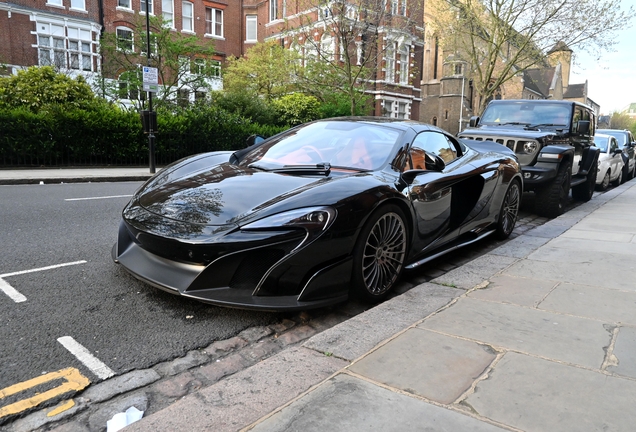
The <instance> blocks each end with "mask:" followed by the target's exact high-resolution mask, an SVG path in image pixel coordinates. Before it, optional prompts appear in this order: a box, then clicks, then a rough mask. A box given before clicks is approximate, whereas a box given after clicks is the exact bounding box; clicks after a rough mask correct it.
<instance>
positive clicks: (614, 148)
mask: <svg viewBox="0 0 636 432" xmlns="http://www.w3.org/2000/svg"><path fill="white" fill-rule="evenodd" d="M617 148H618V144H617V143H616V140H615V139H614V138H610V151H611V152H613V151H614V150H616V149H617Z"/></svg>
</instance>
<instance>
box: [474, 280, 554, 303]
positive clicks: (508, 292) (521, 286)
mask: <svg viewBox="0 0 636 432" xmlns="http://www.w3.org/2000/svg"><path fill="white" fill-rule="evenodd" d="M556 285H557V282H554V281H547V280H541V279H528V278H523V277H514V276H508V275H499V276H495V277H493V278H491V279H490V283H489V284H488V286H487V287H485V288H481V289H478V290H475V291H472V292H470V293H469V294H468V296H469V297H472V298H476V299H481V300H491V301H498V302H502V303H512V304H517V305H521V306H528V307H536V306H537V305H538V304H539V303H541V301H542V300H543V299H544V298H545V296H547V295H548V294H549V293H550V291H551V290H552V289H554V287H555V286H556Z"/></svg>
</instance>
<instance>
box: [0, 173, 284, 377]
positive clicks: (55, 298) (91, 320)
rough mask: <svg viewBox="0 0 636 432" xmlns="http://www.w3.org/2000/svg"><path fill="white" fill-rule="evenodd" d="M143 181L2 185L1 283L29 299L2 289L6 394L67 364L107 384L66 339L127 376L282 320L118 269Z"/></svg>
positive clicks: (0, 335)
mask: <svg viewBox="0 0 636 432" xmlns="http://www.w3.org/2000/svg"><path fill="white" fill-rule="evenodd" d="M140 184H141V183H136V182H135V183H133V182H128V183H82V184H47V185H19V186H0V221H1V226H2V230H1V231H0V283H2V282H3V281H4V283H5V287H6V284H8V285H9V286H10V287H11V288H13V289H14V290H15V291H16V292H17V294H16V296H18V294H19V295H21V296H23V297H24V298H26V299H25V300H24V301H19V300H20V299H21V298H22V297H20V298H18V301H17V302H16V301H15V299H12V298H11V297H10V296H8V295H5V294H4V293H3V292H2V291H0V347H2V348H1V349H0V365H1V373H0V389H3V388H6V387H7V386H10V385H13V384H17V383H21V382H24V381H26V380H30V379H32V378H35V377H38V376H40V375H42V374H44V373H47V372H54V371H59V370H61V369H64V368H68V367H75V368H78V369H79V370H80V371H81V373H82V374H83V375H84V376H86V377H87V378H89V379H90V380H91V382H97V381H100V380H101V379H102V378H103V375H102V377H100V376H99V375H100V374H99V373H96V371H95V369H94V368H93V369H91V368H88V367H87V366H85V365H84V364H83V363H82V362H81V361H80V360H79V359H78V356H80V355H81V352H82V350H81V348H79V351H78V349H77V348H76V349H75V350H74V352H73V353H72V352H71V351H69V349H67V348H65V346H63V345H62V343H61V342H60V341H58V339H60V338H64V339H61V340H62V341H68V340H69V338H72V340H74V341H75V342H77V343H78V344H79V345H80V346H81V347H84V348H86V350H88V352H89V353H90V354H91V355H92V356H93V357H94V358H95V359H96V360H98V361H99V362H101V363H103V364H104V365H105V366H106V367H107V369H106V370H110V371H112V372H113V373H115V374H121V373H124V372H126V371H129V370H132V369H142V368H147V367H150V366H152V365H155V364H157V363H159V362H162V361H166V360H171V359H173V358H175V357H179V356H182V355H184V354H185V353H186V352H187V351H189V350H192V349H195V348H200V347H205V346H207V345H209V344H210V343H212V342H213V341H215V340H220V339H226V338H228V337H231V336H233V335H235V334H237V333H238V332H240V331H241V330H243V329H246V328H249V327H252V326H256V325H264V324H270V323H272V322H275V321H277V320H280V319H281V317H282V315H280V314H272V313H262V312H247V311H240V310H232V309H225V308H218V307H214V306H210V305H205V304H202V303H199V302H195V301H191V300H188V299H184V298H179V297H177V296H173V295H171V294H168V293H164V292H162V291H160V290H157V289H154V288H152V287H149V286H147V285H145V284H143V283H141V282H139V281H137V280H136V279H134V278H133V277H131V276H130V275H128V273H126V272H125V271H124V270H123V269H121V268H119V267H118V266H117V265H116V264H114V263H113V261H112V259H111V256H110V251H111V247H112V245H113V243H114V242H115V240H116V234H117V228H118V225H119V218H120V214H121V210H122V209H123V207H124V205H125V204H126V203H127V201H128V200H129V199H130V195H131V194H132V193H133V192H134V191H135V189H136V188H137V187H138V186H139V185H140ZM47 267H53V268H47ZM16 273H18V274H16ZM18 297H19V296H18ZM98 372H99V370H98ZM102 373H103V371H102Z"/></svg>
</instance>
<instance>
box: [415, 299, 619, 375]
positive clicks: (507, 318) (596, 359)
mask: <svg viewBox="0 0 636 432" xmlns="http://www.w3.org/2000/svg"><path fill="white" fill-rule="evenodd" d="M418 327H419V328H427V329H430V330H434V331H438V332H441V333H446V334H450V335H456V336H461V337H465V338H468V339H472V340H475V341H479V342H482V343H485V344H489V345H493V346H495V347H497V348H502V349H510V350H514V351H520V352H524V353H529V354H535V355H538V356H542V357H547V358H551V359H555V360H560V361H564V362H568V363H573V364H577V365H581V366H586V367H590V368H600V367H601V365H602V364H603V360H604V358H605V351H604V348H606V347H608V346H609V344H610V340H611V334H610V331H609V330H607V329H606V328H605V327H604V326H603V323H602V322H600V321H596V320H590V319H586V318H579V317H573V316H567V315H559V314H555V313H551V312H545V311H541V310H538V309H532V308H527V307H523V306H517V305H511V304H503V303H495V302H489V301H483V300H478V299H473V298H468V297H466V298H462V299H460V300H458V301H457V302H456V303H455V304H454V305H453V306H451V307H449V308H448V309H445V310H444V311H442V312H440V313H439V314H436V315H434V316H432V317H430V318H428V319H427V320H426V321H424V322H423V323H421V324H419V325H418Z"/></svg>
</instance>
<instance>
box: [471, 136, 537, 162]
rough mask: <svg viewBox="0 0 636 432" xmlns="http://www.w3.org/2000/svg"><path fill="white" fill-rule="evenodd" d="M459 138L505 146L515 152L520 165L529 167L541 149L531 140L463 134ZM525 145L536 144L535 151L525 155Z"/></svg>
mask: <svg viewBox="0 0 636 432" xmlns="http://www.w3.org/2000/svg"><path fill="white" fill-rule="evenodd" d="M460 138H465V139H471V140H475V141H493V142H496V143H498V144H501V145H505V146H506V147H508V148H509V149H510V150H512V151H513V152H515V154H516V155H517V159H519V163H520V164H521V165H529V164H531V163H532V161H533V160H534V157H535V156H536V154H537V152H538V151H539V149H540V148H541V145H540V144H539V142H538V141H536V140H532V139H516V138H501V137H490V136H485V137H484V136H470V135H464V134H461V135H460ZM527 143H534V144H536V146H535V149H536V150H535V151H533V152H532V153H527V152H526V150H525V145H526V144H527Z"/></svg>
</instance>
